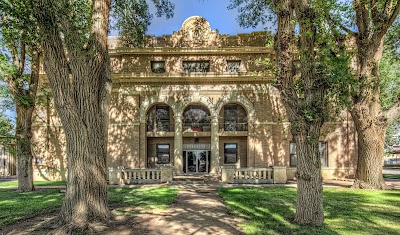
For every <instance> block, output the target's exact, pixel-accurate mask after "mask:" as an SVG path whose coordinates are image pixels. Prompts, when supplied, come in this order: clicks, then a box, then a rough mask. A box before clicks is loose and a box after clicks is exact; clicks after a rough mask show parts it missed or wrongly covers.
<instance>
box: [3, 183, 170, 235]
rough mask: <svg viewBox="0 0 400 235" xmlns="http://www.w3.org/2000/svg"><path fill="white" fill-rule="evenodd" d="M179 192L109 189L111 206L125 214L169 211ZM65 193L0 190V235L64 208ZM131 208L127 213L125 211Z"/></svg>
mask: <svg viewBox="0 0 400 235" xmlns="http://www.w3.org/2000/svg"><path fill="white" fill-rule="evenodd" d="M177 193H178V190H177V189H169V188H154V189H128V188H117V189H109V190H108V201H109V204H110V205H111V207H119V211H121V213H122V214H130V213H131V212H132V213H137V212H138V211H140V210H143V209H145V210H153V209H160V210H162V209H165V208H166V207H167V206H168V205H169V204H172V202H173V201H174V199H175V197H176V195H177ZM63 199H64V193H61V192H60V189H45V190H44V189H43V190H42V189H39V190H37V191H34V192H25V193H20V192H17V191H16V190H10V189H0V234H1V228H2V227H3V226H6V225H9V224H13V223H15V222H17V221H22V220H24V219H27V218H33V217H35V216H42V215H46V214H49V213H51V212H54V211H57V210H59V209H60V208H61V205H62V201H63ZM128 207H131V208H134V210H132V209H128V210H127V212H125V211H124V208H128Z"/></svg>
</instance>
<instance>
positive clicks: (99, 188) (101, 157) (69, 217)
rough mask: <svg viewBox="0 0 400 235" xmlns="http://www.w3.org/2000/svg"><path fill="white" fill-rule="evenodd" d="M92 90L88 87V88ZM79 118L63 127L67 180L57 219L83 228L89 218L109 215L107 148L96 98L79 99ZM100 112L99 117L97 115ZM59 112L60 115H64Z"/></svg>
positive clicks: (99, 219)
mask: <svg viewBox="0 0 400 235" xmlns="http://www.w3.org/2000/svg"><path fill="white" fill-rule="evenodd" d="M87 92H88V93H89V92H93V91H91V90H88V91H87ZM79 103H80V105H81V107H82V108H84V109H86V110H87V111H86V112H84V113H82V115H84V116H82V120H81V121H80V122H77V123H71V124H70V125H69V127H68V128H65V135H66V139H67V156H71V157H70V158H69V159H68V160H69V161H68V184H67V192H66V195H65V200H64V204H63V206H62V209H61V214H60V219H61V220H62V221H61V222H62V223H63V224H68V226H72V227H71V228H72V229H75V228H80V229H82V228H83V229H84V228H85V227H86V226H87V225H88V222H90V221H106V220H108V219H109V218H110V212H109V209H108V206H107V181H106V169H107V167H106V155H107V153H106V149H107V123H106V122H105V121H104V118H105V117H104V116H103V114H104V112H103V110H101V109H100V107H99V106H98V104H100V102H99V101H98V100H97V101H95V102H93V103H92V102H91V100H81V101H79ZM99 113H102V115H101V116H102V117H101V118H97V117H98V116H99ZM64 115H65V114H63V113H62V112H60V116H64Z"/></svg>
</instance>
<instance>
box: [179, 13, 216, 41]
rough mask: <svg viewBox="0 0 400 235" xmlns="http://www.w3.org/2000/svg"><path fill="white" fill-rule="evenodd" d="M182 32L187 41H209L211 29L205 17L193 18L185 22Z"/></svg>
mask: <svg viewBox="0 0 400 235" xmlns="http://www.w3.org/2000/svg"><path fill="white" fill-rule="evenodd" d="M181 31H182V33H183V35H184V37H185V39H186V40H190V41H195V42H199V41H204V40H207V39H208V37H209V35H210V33H211V27H210V24H209V23H208V21H207V20H206V19H204V18H203V17H201V16H192V17H189V18H188V19H186V20H185V21H184V22H183V24H182V27H181Z"/></svg>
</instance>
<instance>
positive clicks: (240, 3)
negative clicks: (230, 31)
mask: <svg viewBox="0 0 400 235" xmlns="http://www.w3.org/2000/svg"><path fill="white" fill-rule="evenodd" d="M228 9H230V10H232V9H237V11H238V13H239V14H238V18H237V21H238V22H239V25H240V26H242V27H244V28H250V27H252V28H255V27H257V26H258V25H259V24H261V25H267V23H268V22H272V21H273V20H275V14H274V10H273V9H274V7H273V1H272V0H231V3H230V5H229V6H228Z"/></svg>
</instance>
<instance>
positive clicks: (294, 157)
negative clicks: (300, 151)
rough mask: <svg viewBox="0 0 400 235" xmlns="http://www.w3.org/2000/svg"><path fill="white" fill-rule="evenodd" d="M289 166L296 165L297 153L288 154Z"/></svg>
mask: <svg viewBox="0 0 400 235" xmlns="http://www.w3.org/2000/svg"><path fill="white" fill-rule="evenodd" d="M290 166H297V155H296V154H290Z"/></svg>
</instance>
